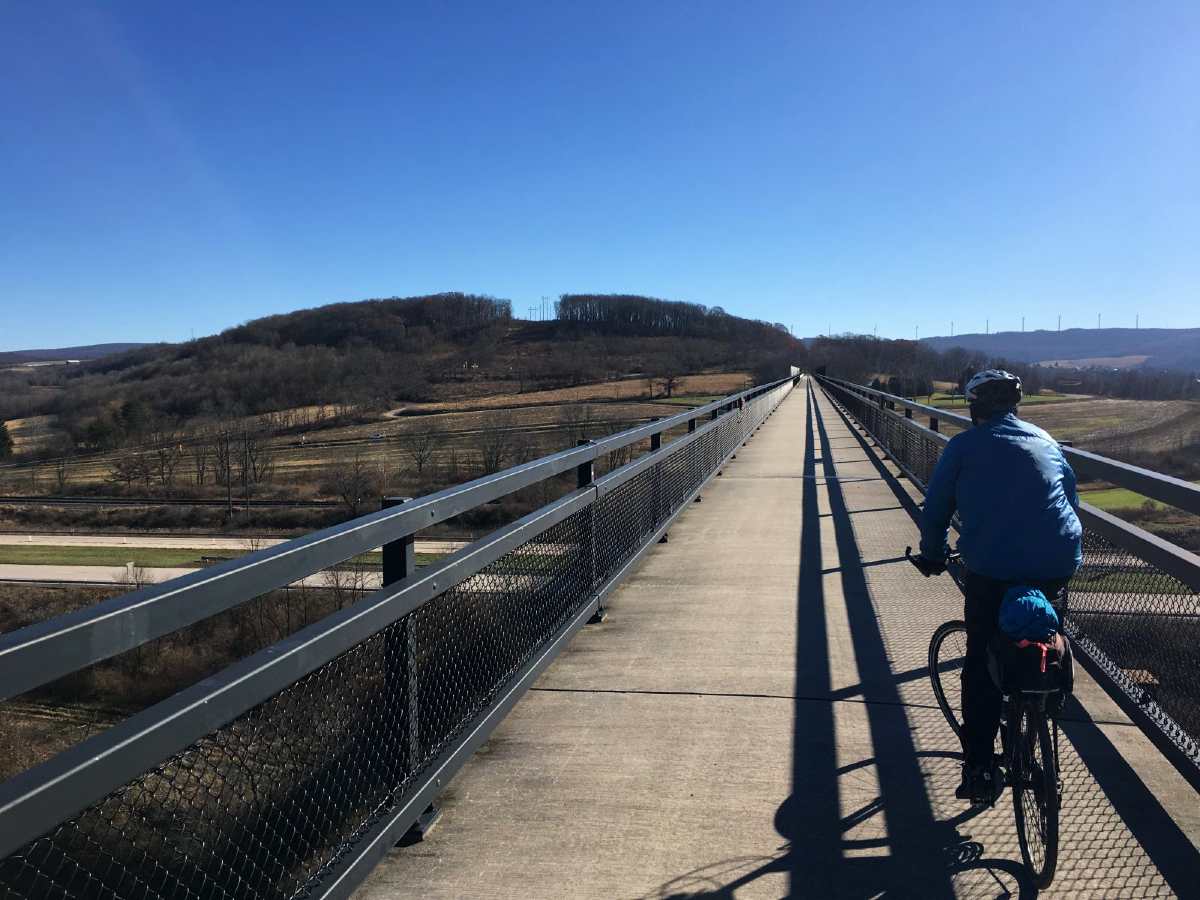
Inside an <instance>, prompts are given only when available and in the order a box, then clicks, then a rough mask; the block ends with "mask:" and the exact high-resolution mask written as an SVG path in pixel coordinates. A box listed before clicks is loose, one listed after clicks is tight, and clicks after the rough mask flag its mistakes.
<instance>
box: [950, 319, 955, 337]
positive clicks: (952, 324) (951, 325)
mask: <svg viewBox="0 0 1200 900" xmlns="http://www.w3.org/2000/svg"><path fill="white" fill-rule="evenodd" d="M950 337H954V320H953V319H951V320H950Z"/></svg>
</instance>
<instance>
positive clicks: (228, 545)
mask: <svg viewBox="0 0 1200 900" xmlns="http://www.w3.org/2000/svg"><path fill="white" fill-rule="evenodd" d="M286 541H287V538H246V537H208V536H204V535H199V536H193V535H187V534H181V535H167V534H128V535H126V534H114V535H102V534H58V533H54V532H51V533H48V534H13V533H0V545H7V546H15V545H19V544H37V545H40V546H45V547H160V548H164V549H172V550H174V549H182V550H238V551H241V552H243V553H245V552H247V551H249V550H253V549H259V548H263V547H274V546H276V545H277V544H283V543H285V542H286ZM465 546H467V542H466V541H417V542H416V552H417V553H453V552H454V551H455V550H461V549H462V548H463V547H465ZM375 549H376V550H378V549H379V548H378V547H376V548H375Z"/></svg>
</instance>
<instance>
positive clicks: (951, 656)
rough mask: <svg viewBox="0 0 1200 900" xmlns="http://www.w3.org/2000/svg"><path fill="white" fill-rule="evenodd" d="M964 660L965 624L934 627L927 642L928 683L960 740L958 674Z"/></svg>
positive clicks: (960, 715)
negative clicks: (931, 635) (935, 628)
mask: <svg viewBox="0 0 1200 900" xmlns="http://www.w3.org/2000/svg"><path fill="white" fill-rule="evenodd" d="M966 661H967V623H966V622H964V621H962V620H961V619H955V620H954V621H951V622H946V623H944V624H942V625H939V626H938V629H937V631H935V632H934V633H933V638H932V639H931V640H930V641H929V680H930V681H931V682H932V683H933V695H934V697H936V698H937V703H938V706H939V707H940V708H941V710H942V715H944V716H945V717H946V721H947V722H949V723H950V727H951V728H953V729H954V734H955V736H956V737H957V738H958V739H959V741H961V740H962V721H963V720H962V673H963V666H964V665H965V664H966Z"/></svg>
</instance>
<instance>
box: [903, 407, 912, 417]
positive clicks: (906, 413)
mask: <svg viewBox="0 0 1200 900" xmlns="http://www.w3.org/2000/svg"><path fill="white" fill-rule="evenodd" d="M904 418H906V419H911V418H912V407H911V406H906V407H904Z"/></svg>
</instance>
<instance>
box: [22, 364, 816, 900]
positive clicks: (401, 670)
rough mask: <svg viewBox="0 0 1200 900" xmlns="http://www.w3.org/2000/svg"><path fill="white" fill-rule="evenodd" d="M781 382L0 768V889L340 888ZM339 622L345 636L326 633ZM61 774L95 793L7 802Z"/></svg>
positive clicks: (169, 894) (192, 899) (229, 894)
mask: <svg viewBox="0 0 1200 900" xmlns="http://www.w3.org/2000/svg"><path fill="white" fill-rule="evenodd" d="M792 386H793V381H792V380H790V379H789V380H787V381H785V382H782V383H778V384H776V385H773V386H769V387H768V388H767V389H759V390H757V391H752V392H747V394H745V395H738V396H737V397H735V398H732V399H730V400H729V402H727V403H725V404H723V405H721V406H719V407H718V408H715V409H714V410H713V411H712V413H711V418H710V419H709V420H708V421H703V420H699V421H698V420H696V419H693V420H692V421H693V422H694V423H695V424H694V425H693V429H694V430H693V431H691V432H690V433H688V434H686V435H685V436H683V437H681V438H679V439H677V440H675V441H672V442H671V443H669V444H665V445H663V446H662V447H661V448H659V449H656V450H655V451H654V452H652V453H650V454H648V455H645V456H643V457H641V458H640V459H637V460H634V461H633V462H631V463H629V464H628V465H625V466H622V467H620V468H617V469H615V470H614V471H612V472H610V473H609V474H607V475H605V476H604V477H602V478H600V479H597V480H595V481H594V482H591V483H590V484H583V485H582V486H581V487H580V489H579V490H578V491H575V492H573V493H572V494H570V495H568V496H566V497H564V498H562V499H560V500H557V501H555V502H554V503H551V504H549V505H548V506H546V507H544V508H542V509H541V510H538V511H537V512H535V513H532V514H530V515H529V516H526V517H525V518H524V519H522V520H520V521H518V522H516V523H514V524H513V525H511V526H508V527H507V528H505V529H501V531H500V532H497V533H495V534H494V535H492V536H490V537H489V538H485V539H483V540H482V541H479V542H476V543H475V544H472V545H471V546H469V547H467V548H465V549H464V550H462V551H460V552H459V553H457V554H454V555H453V556H452V557H450V558H448V559H447V560H445V561H443V563H441V564H439V565H437V566H434V567H431V568H430V569H429V570H423V571H422V572H419V573H417V574H415V575H413V576H412V577H410V578H406V579H404V580H403V581H401V582H397V583H396V584H395V585H392V586H386V587H384V588H383V589H381V590H380V591H379V592H377V594H375V595H372V597H368V598H366V599H364V600H363V601H361V602H360V603H359V604H356V605H355V606H353V607H351V608H349V609H346V610H343V611H341V612H339V613H336V614H334V615H332V616H330V617H328V618H327V619H325V620H323V621H322V622H319V623H317V624H316V625H313V626H311V627H310V628H308V629H305V630H303V631H301V632H299V633H298V634H296V635H293V636H292V637H291V638H289V639H287V640H286V641H284V642H282V643H281V644H279V645H276V646H275V647H272V648H269V649H268V650H266V651H264V652H263V653H261V654H258V655H257V656H255V657H252V658H250V659H248V660H245V661H243V662H242V663H239V664H238V665H236V666H234V667H232V668H231V669H229V670H227V671H226V672H224V673H221V674H220V675H218V676H217V677H215V678H214V679H211V680H210V683H204V684H201V685H199V686H197V687H196V688H194V689H192V690H191V693H190V694H189V692H184V693H185V694H186V695H187V696H182V695H177V696H180V697H181V699H178V700H174V699H173V700H172V701H166V702H164V703H163V704H160V705H159V706H157V707H152V708H151V709H149V710H147V711H145V712H144V713H141V714H139V715H138V716H135V717H134V720H130V722H127V723H123V725H122V726H119V727H118V728H117V729H114V731H113V732H110V733H108V734H106V735H101V736H99V737H98V738H96V739H94V742H89V743H88V744H86V745H82V746H81V748H77V749H78V750H79V752H78V753H77V754H76V756H75V757H73V758H72V759H70V760H67V762H66V763H61V764H59V765H57V766H55V765H54V764H55V761H53V760H52V761H51V763H50V764H48V766H49V768H47V767H46V766H43V767H40V769H35V770H31V771H30V772H27V773H25V775H23V776H19V777H18V779H15V780H14V781H13V782H9V784H8V785H6V786H5V790H6V793H5V794H4V795H3V797H0V832H2V835H0V839H3V840H8V841H9V842H10V844H12V845H13V846H15V848H16V849H14V850H12V852H10V853H8V855H7V856H5V857H4V858H3V859H0V897H2V898H4V900H16V898H57V897H71V898H114V900H115V898H120V900H142V898H180V900H183V898H187V900H235V898H236V900H246V898H262V900H267V898H271V900H276V898H279V900H282V898H300V897H340V896H346V895H348V893H349V892H350V891H351V890H352V889H353V887H354V886H355V885H356V884H357V883H358V882H359V881H361V878H362V877H363V876H364V875H365V874H366V872H367V871H369V870H370V867H371V865H372V863H373V861H375V860H376V859H378V857H379V856H380V855H382V852H384V851H385V850H386V849H387V847H389V846H391V844H392V843H393V842H394V840H395V839H396V837H398V836H399V834H402V833H403V831H404V829H405V828H406V827H407V826H408V824H410V823H411V822H412V821H413V820H414V819H415V818H416V814H417V813H419V812H420V810H421V809H423V808H424V806H425V805H426V804H427V803H428V801H429V799H430V798H432V797H433V796H435V795H436V793H437V792H438V790H440V788H441V787H442V786H443V785H444V783H445V781H446V780H447V779H448V778H449V777H450V775H452V774H453V771H454V770H455V769H456V768H457V766H459V765H461V763H462V762H463V761H465V759H466V758H468V757H469V755H470V753H471V752H473V750H474V748H475V747H477V746H478V745H479V743H480V742H481V741H482V740H483V739H484V738H486V735H487V733H488V732H489V731H490V728H491V727H492V726H493V725H494V724H495V723H496V722H498V721H499V719H500V718H501V717H502V716H503V715H504V713H505V712H506V711H507V709H509V708H511V705H512V703H514V702H515V700H516V698H517V697H519V696H520V694H521V693H522V692H523V690H524V689H525V687H527V686H528V684H529V683H531V682H532V680H533V678H534V677H536V675H537V674H538V672H539V671H540V670H541V668H542V667H544V665H546V664H547V663H548V662H549V660H550V659H552V658H553V656H554V655H555V654H556V653H557V651H558V649H559V648H561V646H562V645H564V644H565V642H566V640H568V639H569V638H570V636H571V635H572V634H573V633H574V631H575V630H576V629H578V628H579V627H580V626H581V625H582V624H583V623H584V622H586V621H587V619H588V617H589V616H590V615H592V614H593V613H594V612H595V611H596V609H597V607H598V605H599V604H600V603H601V602H602V598H603V596H605V595H606V593H607V592H608V590H610V589H611V587H612V586H613V585H614V584H615V583H616V582H617V581H618V580H619V579H620V577H621V576H622V575H623V574H624V572H625V571H627V570H628V568H629V566H630V563H631V562H632V561H633V560H635V559H636V558H637V557H638V555H639V554H640V553H643V552H645V550H646V549H648V547H649V546H650V545H651V543H652V542H653V541H654V540H655V539H656V538H657V537H658V536H659V535H660V534H661V533H662V532H663V531H664V530H665V528H666V527H667V526H668V525H669V524H670V522H671V521H672V520H673V519H674V518H675V516H676V515H678V513H679V512H680V511H682V509H683V508H684V507H685V506H686V504H688V503H689V502H690V501H691V500H692V498H693V497H694V496H695V495H696V494H697V492H698V491H699V490H700V488H701V487H702V486H703V485H704V484H705V482H706V481H707V480H708V479H709V478H710V477H712V476H713V475H714V474H715V473H716V472H717V471H718V469H719V467H720V466H721V465H722V464H723V463H724V461H725V460H726V459H727V458H728V457H729V456H730V454H732V453H733V452H734V451H735V450H736V449H737V448H738V447H739V446H740V444H741V443H742V442H744V441H745V439H746V437H747V436H748V435H749V434H750V433H751V432H752V431H753V430H754V429H755V428H757V427H758V426H759V425H761V424H762V422H763V421H764V420H765V418H766V417H767V416H768V415H769V414H770V412H771V411H772V410H773V409H774V408H775V407H776V406H777V405H778V404H779V402H780V401H781V400H782V399H783V398H784V397H785V396H786V395H787V393H788V392H789V391H790V390H791V388H792ZM705 418H708V417H707V416H706V417H705ZM606 441H607V442H608V443H609V444H619V443H620V442H619V441H614V439H612V438H609V439H606ZM589 465H590V464H589ZM590 471H591V470H590V468H589V469H588V472H590ZM583 480H586V479H584V478H582V476H581V481H583ZM373 616H374V617H376V621H379V622H381V623H382V624H381V625H380V627H374V626H373V625H372V624H371V617H373ZM355 629H358V631H359V632H360V633H362V634H363V635H364V636H363V637H362V638H361V639H355V640H351V639H350V638H347V637H344V635H346V634H348V633H353V632H354V630H355ZM338 641H341V645H344V646H341V645H339V643H338ZM339 646H340V647H341V648H340V649H337V648H338V647H339ZM329 648H334V650H333V651H331V650H330V649H329ZM288 666H294V667H295V668H294V669H293V671H294V672H298V673H299V674H298V676H297V677H291V676H289V675H287V674H286V671H287V667H288ZM281 670H283V671H284V674H282V675H281V674H280V671H281ZM272 679H274V680H275V681H276V682H280V681H281V680H282V684H283V686H282V687H281V688H279V689H275V690H269V689H268V688H263V687H260V688H259V693H260V694H262V695H263V698H262V699H258V700H256V701H255V702H253V703H246V704H245V705H244V706H243V707H242V708H241V709H239V708H238V707H237V701H236V697H235V695H236V696H254V695H253V694H247V693H244V689H245V687H246V685H248V684H249V685H250V686H251V687H253V686H254V684H255V683H256V682H263V683H264V684H265V683H267V682H270V681H271V680H272ZM239 691H242V692H243V693H240V694H239V693H238V692H239ZM229 697H235V699H227V698H229ZM206 707H209V708H211V709H212V710H214V711H213V712H211V713H210V712H206V711H205V709H206ZM220 710H229V713H228V714H223V713H222V712H221V711H220ZM206 717H207V719H208V721H209V724H206ZM135 720H137V721H135ZM214 720H215V721H214ZM122 729H124V731H122ZM188 729H194V730H195V731H196V733H197V734H198V735H199V736H198V737H196V738H195V739H190V740H188V739H186V738H185V739H184V741H185V743H184V744H183V745H182V746H181V747H178V748H176V749H173V750H171V751H170V752H168V753H166V754H164V755H162V756H159V757H158V758H157V760H156V762H155V763H154V764H153V765H152V766H150V767H144V768H143V769H142V770H140V771H139V773H138V774H136V775H134V776H133V777H131V778H128V779H120V780H118V781H117V782H116V783H115V784H112V785H102V789H98V788H97V783H98V782H101V783H102V782H103V780H104V779H105V778H106V777H112V776H111V775H106V773H110V772H113V771H116V772H119V771H120V765H119V763H120V762H121V760H122V757H121V756H120V754H125V753H128V754H130V755H133V754H135V753H136V754H141V755H144V754H147V753H150V754H153V753H154V752H155V748H156V747H159V746H170V741H171V740H175V741H176V742H178V741H179V740H180V738H179V735H180V734H184V733H186V731H187V730H188ZM164 742H165V743H164ZM97 758H99V759H100V761H99V762H97ZM76 760H78V761H79V764H78V765H76V764H75V761H76ZM106 760H107V762H106ZM158 760H160V761H158ZM110 763H111V765H110ZM64 778H65V779H66V780H67V781H68V782H71V780H72V779H73V782H71V783H73V784H76V785H78V786H79V789H80V790H81V791H83V792H84V793H86V792H87V791H91V792H92V793H94V794H96V795H97V796H98V797H99V799H96V800H94V801H91V802H88V803H87V805H86V806H85V807H84V808H82V809H78V808H75V809H72V810H71V812H70V814H69V815H67V816H66V817H64V818H62V819H61V820H58V821H57V823H56V824H54V825H53V827H51V828H50V829H49V830H43V829H39V828H38V826H37V825H36V822H35V821H32V820H29V819H26V818H25V817H24V816H23V815H22V809H26V810H27V809H33V808H35V805H36V804H37V803H38V802H39V791H43V789H44V793H45V795H46V802H51V803H54V802H58V803H64V804H67V805H69V803H70V798H68V799H67V800H61V799H60V800H54V799H53V797H54V796H55V795H53V791H54V790H57V789H58V787H54V786H53V785H58V784H59V781H61V780H62V779H64ZM52 782H53V785H51V783H52ZM47 785H51V786H50V787H47ZM67 787H68V788H69V787H70V785H68V786H67ZM57 796H61V795H57ZM4 800H8V801H10V802H9V803H8V804H7V806H5V805H3V803H4ZM34 818H36V816H35V817H34ZM30 829H32V830H33V833H32V834H29V835H28V837H29V839H28V840H25V841H24V842H23V843H21V844H19V845H17V844H14V843H13V841H12V836H13V835H19V834H22V833H23V831H29V830H30ZM6 849H7V848H6Z"/></svg>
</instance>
